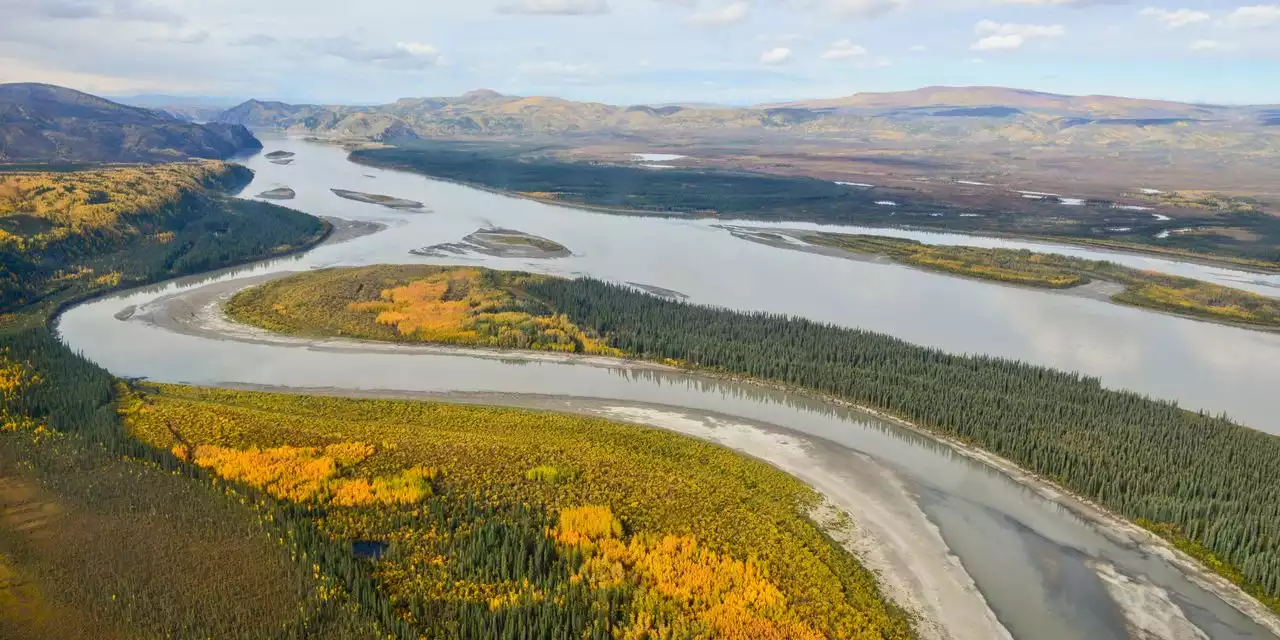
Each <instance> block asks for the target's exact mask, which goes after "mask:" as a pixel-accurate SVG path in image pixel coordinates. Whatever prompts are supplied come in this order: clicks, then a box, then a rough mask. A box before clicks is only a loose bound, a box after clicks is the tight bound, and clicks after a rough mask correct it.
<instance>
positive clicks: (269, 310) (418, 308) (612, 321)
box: [227, 266, 1280, 610]
mask: <svg viewBox="0 0 1280 640" xmlns="http://www.w3.org/2000/svg"><path fill="white" fill-rule="evenodd" d="M467 301H477V302H476V303H472V302H467ZM227 311H228V313H229V314H230V315H231V316H232V317H233V318H235V319H237V320H239V321H242V322H248V323H250V324H255V325H258V326H262V327H266V328H269V329H273V330H276V331H282V332H287V333H293V334H298V335H314V336H338V335H341V336H347V337H357V338H366V339H379V340H396V341H407V342H424V341H429V342H446V343H451V344H463V345H474V346H495V347H509V348H531V349H543V350H553V351H563V352H572V353H596V354H613V355H618V354H621V355H623V356H626V357H635V358H643V359H648V360H655V361H660V362H664V363H671V364H679V365H683V366H686V367H691V368H695V369H703V370H709V371H712V372H718V373H722V374H728V375H735V376H746V377H750V378H753V379H757V380H762V381H769V382H776V383H782V384H786V385H789V386H794V387H797V388H801V389H807V390H810V391H813V392H817V393H820V394H823V395H828V396H831V397H834V398H838V399H841V400H845V401H848V402H851V403H854V404H857V405H861V406H865V407H869V408H873V409H876V410H879V411H883V412H886V413H889V414H892V415H894V416H897V417H899V418H902V419H903V420H906V421H909V422H910V423H912V424H914V425H916V426H918V427H920V428H923V429H926V430H928V431H931V432H933V433H935V434H938V435H941V436H944V437H947V438H952V439H955V440H957V441H959V442H962V443H966V444H970V445H974V446H977V447H980V448H982V449H985V450H987V451H990V452H992V453H995V454H997V455H999V456H1001V457H1004V458H1006V459H1008V460H1011V461H1013V462H1015V463H1017V464H1018V465H1020V466H1022V467H1023V468H1026V469H1028V470H1031V471H1033V472H1035V473H1037V474H1039V475H1041V476H1043V477H1045V478H1048V479H1051V480H1053V481H1055V482H1057V483H1059V484H1060V485H1061V486H1063V487H1065V488H1067V489H1069V490H1071V491H1073V492H1075V493H1077V494H1079V495H1081V496H1084V497H1086V498H1088V499H1090V500H1093V501H1096V502H1098V503H1099V504H1102V505H1104V506H1106V507H1108V508H1110V509H1112V510H1113V511H1115V512H1117V513H1119V514H1122V515H1124V516H1126V517H1128V518H1130V519H1132V520H1134V521H1136V522H1138V523H1140V524H1142V525H1143V526H1145V527H1147V528H1149V529H1150V530H1152V531H1154V532H1156V533H1158V534H1160V535H1162V536H1164V537H1166V538H1167V539H1169V540H1170V541H1171V542H1172V543H1174V544H1175V545H1177V546H1178V547H1179V548H1181V549H1183V550H1184V551H1187V552H1188V553H1190V554H1191V555H1193V556H1195V557H1197V558H1199V559H1200V560H1202V561H1203V562H1204V563H1205V564H1206V565H1208V566H1210V567H1212V568H1214V569H1215V570H1217V571H1219V572H1220V573H1222V574H1223V575H1224V576H1226V577H1228V578H1230V579H1231V580H1233V581H1235V582H1236V583H1237V584H1240V585H1241V586H1242V587H1244V588H1245V589H1246V590H1248V591H1249V592H1250V593H1251V594H1253V595H1255V596H1256V597H1258V598H1259V599H1261V600H1262V601H1263V602H1265V603H1267V604H1268V605H1269V606H1270V607H1271V608H1272V609H1276V610H1280V600H1277V595H1280V529H1278V527H1280V438H1277V437H1275V436H1272V435H1269V434H1265V433H1262V432H1258V431H1255V430H1252V429H1249V428H1247V427H1243V426H1240V425H1236V424H1233V423H1231V422H1230V421H1228V420H1226V419H1223V418H1215V417H1212V416H1208V415H1204V414H1200V413H1194V412H1190V411H1186V410H1183V409H1180V408H1178V407H1177V406H1176V405H1175V404H1173V403H1169V402H1162V401H1158V400H1152V399H1150V398H1147V397H1145V396H1141V395H1139V394H1135V393H1131V392H1125V391H1113V390H1109V389H1105V388H1103V387H1102V385H1101V383H1100V382H1099V381H1098V380H1097V379H1094V378H1089V377H1085V376H1081V375H1079V374H1069V373H1063V372H1058V371H1054V370H1051V369H1047V368H1044V367H1039V366H1033V365H1029V364H1024V363H1019V362H1012V361H1008V360H1002V359H998V358H990V357H984V356H955V355H949V354H946V353H943V352H941V351H938V350H935V349H929V348H925V347H918V346H915V345H911V344H909V343H906V342H903V341H901V340H898V339H895V338H892V337H889V336H885V335H880V334H874V333H869V332H865V331H858V330H853V329H846V328H841V327H836V326H831V325H826V324H822V323H816V322H812V321H808V320H804V319H798V318H791V317H786V316H779V315H771V314H747V313H739V312H734V311H730V310H724V309H717V308H710V307H701V306H696V305H691V304H687V303H682V302H676V301H671V300H665V299H661V298H658V297H655V296H651V295H646V294H643V293H640V292H637V291H635V290H634V289H632V288H630V287H625V286H620V285H613V284H608V283H604V282H600V281H596V280H592V279H576V280H566V279H560V278H553V277H547V276H536V275H531V274H521V273H508V272H496V271H490V270H483V269H475V268H464V269H459V268H450V267H431V266H403V267H401V266H379V267H362V268H350V269H328V270H321V271H315V272H309V273H304V274H298V275H294V276H290V277H288V278H285V279H282V280H277V281H273V282H269V283H266V284H264V285H261V286H258V287H254V288H251V289H247V290H245V291H243V292H241V293H240V294H237V295H236V296H235V297H233V298H232V299H231V300H230V302H229V303H228V306H227ZM1153 442H1158V443H1160V446H1152V445H1151V443H1153Z"/></svg>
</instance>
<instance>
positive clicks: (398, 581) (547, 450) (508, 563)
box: [120, 385, 911, 639]
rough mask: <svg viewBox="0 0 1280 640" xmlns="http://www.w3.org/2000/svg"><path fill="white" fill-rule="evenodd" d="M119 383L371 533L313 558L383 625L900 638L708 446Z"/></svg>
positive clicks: (174, 435) (267, 482)
mask: <svg viewBox="0 0 1280 640" xmlns="http://www.w3.org/2000/svg"><path fill="white" fill-rule="evenodd" d="M127 397H128V401H126V402H124V403H122V404H121V407H120V411H121V413H122V415H123V416H124V417H125V420H126V424H127V425H128V428H129V431H130V432H131V433H132V434H134V435H136V436H137V437H138V438H139V439H141V440H142V441H143V442H146V443H147V444H150V445H152V446H153V447H155V448H157V449H172V450H173V451H174V453H175V455H176V457H178V458H179V459H183V460H194V461H195V463H196V464H197V465H199V466H201V467H206V468H210V469H213V470H215V472H216V473H217V474H218V475H219V476H220V477H222V478H226V479H228V480H234V481H237V482H243V483H247V484H249V485H251V486H253V487H255V488H257V489H260V490H263V491H266V492H267V493H268V494H270V495H271V496H273V497H275V498H277V499H280V500H285V501H288V502H289V503H290V504H292V505H295V508H296V510H297V513H299V514H306V516H307V517H310V518H312V519H314V521H315V522H316V526H317V528H318V531H319V532H320V533H321V535H323V536H325V537H326V538H328V539H329V540H330V541H332V542H335V543H338V544H342V545H348V546H350V545H351V544H352V543H364V544H369V543H377V544H378V545H379V548H380V549H382V550H381V551H380V553H379V554H378V556H377V558H376V560H375V559H369V558H363V559H353V558H351V557H350V556H347V557H343V558H338V559H333V558H330V559H328V560H327V561H328V562H330V563H335V564H332V566H327V565H325V564H323V562H325V559H324V558H320V560H321V562H322V565H321V573H322V574H325V575H329V574H333V573H337V574H341V573H342V572H344V571H358V572H360V573H361V574H363V575H366V576H368V578H369V579H370V580H371V584H373V585H374V590H373V591H372V592H370V593H367V594H360V593H357V597H358V602H359V603H360V606H361V607H371V608H373V610H375V611H377V612H378V613H379V615H380V617H382V618H383V619H384V620H385V621H386V624H387V626H388V628H391V629H395V630H397V632H398V633H400V635H402V636H403V637H414V638H416V637H423V636H425V637H442V638H443V637H450V638H452V637H508V636H510V637H527V636H528V634H529V633H531V632H532V633H534V634H535V635H537V636H539V637H575V638H578V637H601V638H611V637H628V638H633V637H634V638H641V637H725V638H836V637H838V638H877V639H878V638H906V637H911V632H910V627H909V624H908V621H907V619H906V618H905V617H904V616H903V614H902V613H901V612H898V611H896V610H895V609H893V608H892V607H890V606H888V605H885V604H883V603H882V602H881V600H880V597H879V595H878V591H877V587H876V583H875V579H874V576H873V575H872V574H870V573H869V572H868V571H866V570H865V569H863V568H862V567H861V566H859V565H858V564H857V562H856V561H855V560H854V559H853V558H852V556H850V555H849V554H847V553H846V552H844V551H843V550H842V549H840V548H839V546H838V545H836V544H835V543H834V542H833V541H832V540H830V539H829V538H827V537H826V536H825V535H824V534H823V533H822V532H821V531H820V530H819V529H818V528H817V527H816V526H815V525H814V524H813V523H812V522H810V521H809V520H808V519H807V518H806V517H805V515H804V514H805V513H806V512H807V511H808V510H809V509H811V508H812V507H814V506H815V505H816V504H817V500H818V496H817V495H816V494H815V493H814V492H813V491H812V490H811V489H808V488H807V487H805V486H804V485H803V483H801V482H799V481H797V480H795V479H794V478H792V477H791V476H789V475H787V474H785V473H783V472H781V471H778V470H776V469H774V468H772V467H770V466H769V465H767V464H764V463H762V462H758V461H755V460H752V459H749V458H745V457H742V456H739V455H737V454H735V453H733V452H731V451H729V450H727V449H724V448H722V447H719V446H716V445H712V444H707V443H703V442H700V441H698V440H694V439H692V438H688V437H685V436H680V435H675V434H671V433H668V432H664V431H660V430H655V429H646V428H641V427H635V426H629V425H621V424H617V423H611V422H606V421H603V420H599V419H592V418H584V417H576V416H567V415H559V414H547V413H540V412H532V411H524V410H510V409H494V408H485V407H469V406H456V405H447V404H437V403H422V402H409V401H390V400H356V399H344V398H333V397H314V396H294V395H279V394H265V393H254V392H241V391H228V390H213V389H199V388H191V387H180V386H169V385H156V386H152V385H143V386H139V387H138V388H137V389H136V391H135V392H134V393H132V394H129V395H128V396H127ZM304 553H305V552H304ZM346 563H354V566H355V567H356V568H355V569H347V568H344V566H345V564H346Z"/></svg>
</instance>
